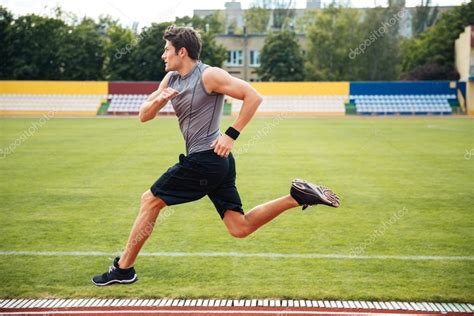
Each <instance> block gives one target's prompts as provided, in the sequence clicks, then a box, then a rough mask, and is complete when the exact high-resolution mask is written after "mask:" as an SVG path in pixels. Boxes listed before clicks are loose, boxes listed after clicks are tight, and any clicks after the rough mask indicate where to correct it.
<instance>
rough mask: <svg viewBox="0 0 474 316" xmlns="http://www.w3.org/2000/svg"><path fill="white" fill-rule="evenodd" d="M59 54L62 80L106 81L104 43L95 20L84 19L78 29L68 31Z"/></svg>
mask: <svg viewBox="0 0 474 316" xmlns="http://www.w3.org/2000/svg"><path fill="white" fill-rule="evenodd" d="M59 52H60V55H61V68H62V71H61V72H62V74H61V78H62V79H67V80H103V79H104V73H103V71H104V62H105V53H104V41H103V39H102V35H100V34H99V33H98V25H97V24H96V23H95V22H94V20H92V19H89V18H84V19H83V20H82V21H81V22H80V23H79V24H78V25H77V26H76V27H74V28H73V29H70V31H67V32H66V33H65V34H64V40H63V43H61V45H60V47H59Z"/></svg>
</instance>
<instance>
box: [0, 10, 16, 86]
mask: <svg viewBox="0 0 474 316" xmlns="http://www.w3.org/2000/svg"><path fill="white" fill-rule="evenodd" d="M13 21H14V20H13V15H12V14H11V13H10V12H9V11H8V10H7V9H6V8H4V7H2V6H0V43H2V45H0V79H11V78H12V77H13V67H12V66H13V63H14V59H15V52H14V50H13V32H12V28H11V24H12V23H13Z"/></svg>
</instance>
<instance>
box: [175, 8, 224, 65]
mask: <svg viewBox="0 0 474 316" xmlns="http://www.w3.org/2000/svg"><path fill="white" fill-rule="evenodd" d="M176 25H183V26H186V25H188V26H192V27H193V28H195V29H196V30H198V31H199V33H200V35H201V40H202V51H201V56H200V59H201V60H202V62H203V63H205V64H208V65H211V66H217V67H221V66H222V63H223V62H224V61H225V60H226V59H227V50H226V48H225V47H224V46H222V45H221V44H217V42H216V41H215V36H216V34H219V33H223V31H224V22H223V15H222V14H220V13H215V14H213V15H210V16H206V17H205V18H200V17H198V16H194V17H192V18H190V17H188V16H186V17H182V18H177V19H176Z"/></svg>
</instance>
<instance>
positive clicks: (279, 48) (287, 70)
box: [257, 31, 304, 81]
mask: <svg viewBox="0 0 474 316" xmlns="http://www.w3.org/2000/svg"><path fill="white" fill-rule="evenodd" d="M260 60H261V64H260V67H259V68H258V69H257V73H258V74H259V76H260V77H261V79H262V80H263V81H303V80H304V60H303V56H302V53H301V48H300V46H299V45H298V41H297V39H296V35H295V33H293V32H289V31H284V32H280V33H276V34H272V33H270V34H269V35H268V36H267V38H266V40H265V44H264V45H263V49H262V53H261V58H260Z"/></svg>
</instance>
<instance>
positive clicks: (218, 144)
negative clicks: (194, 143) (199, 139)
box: [211, 134, 234, 157]
mask: <svg viewBox="0 0 474 316" xmlns="http://www.w3.org/2000/svg"><path fill="white" fill-rule="evenodd" d="M233 146H234V140H233V139H232V138H230V137H229V136H227V135H225V134H224V135H222V136H219V137H218V138H217V139H216V140H215V141H213V142H212V144H211V147H212V148H214V152H215V153H216V154H217V155H219V156H221V157H228V156H229V154H230V151H231V150H232V147H233Z"/></svg>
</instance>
